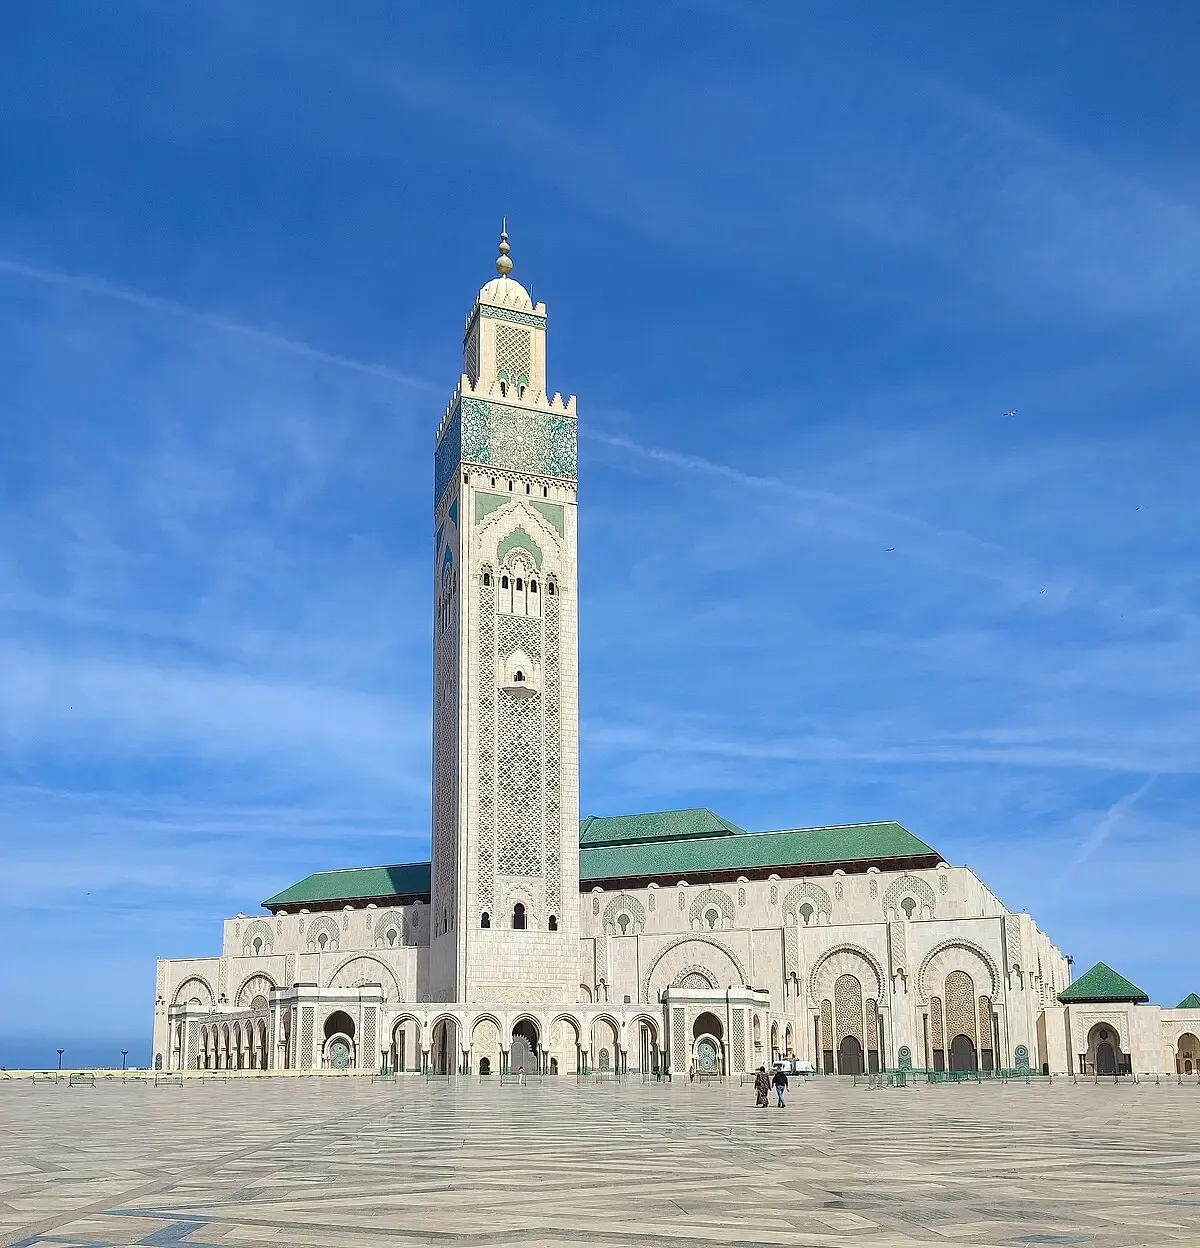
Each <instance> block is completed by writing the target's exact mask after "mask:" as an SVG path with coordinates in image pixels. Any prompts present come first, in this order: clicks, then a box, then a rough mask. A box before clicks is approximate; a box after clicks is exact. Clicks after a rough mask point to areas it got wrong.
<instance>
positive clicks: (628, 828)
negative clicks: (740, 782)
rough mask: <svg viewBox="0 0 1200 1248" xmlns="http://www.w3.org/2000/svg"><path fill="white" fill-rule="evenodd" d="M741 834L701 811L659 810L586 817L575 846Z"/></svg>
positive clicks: (735, 825) (731, 825) (706, 812)
mask: <svg viewBox="0 0 1200 1248" xmlns="http://www.w3.org/2000/svg"><path fill="white" fill-rule="evenodd" d="M742 832H743V829H742V828H739V827H738V826H737V824H736V823H730V822H729V821H728V820H727V819H722V818H721V816H720V815H714V814H713V812H712V811H711V810H707V809H705V808H704V807H699V808H695V809H692V810H659V811H652V812H651V813H650V814H647V815H612V816H609V817H600V816H597V815H589V816H588V818H586V819H585V820H584V821H583V822H582V823H581V824H580V825H579V844H580V845H581V846H587V845H631V844H634V843H635V842H638V841H678V840H683V839H685V838H688V837H693V836H733V835H735V834H737V833H742Z"/></svg>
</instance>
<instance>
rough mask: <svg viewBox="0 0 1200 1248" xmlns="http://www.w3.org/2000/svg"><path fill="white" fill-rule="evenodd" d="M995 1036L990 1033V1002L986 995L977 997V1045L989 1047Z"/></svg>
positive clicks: (984, 1047)
mask: <svg viewBox="0 0 1200 1248" xmlns="http://www.w3.org/2000/svg"><path fill="white" fill-rule="evenodd" d="M994 1039H995V1037H994V1036H993V1034H992V1002H991V999H990V998H988V997H980V998H979V1047H980V1048H981V1049H990V1048H991V1047H992V1042H993V1040H994Z"/></svg>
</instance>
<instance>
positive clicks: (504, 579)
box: [500, 576, 508, 589]
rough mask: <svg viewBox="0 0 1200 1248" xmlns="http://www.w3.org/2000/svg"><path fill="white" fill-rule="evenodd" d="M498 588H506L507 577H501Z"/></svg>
mask: <svg viewBox="0 0 1200 1248" xmlns="http://www.w3.org/2000/svg"><path fill="white" fill-rule="evenodd" d="M500 588H501V589H507V588H508V577H507V576H502V577H501V578H500Z"/></svg>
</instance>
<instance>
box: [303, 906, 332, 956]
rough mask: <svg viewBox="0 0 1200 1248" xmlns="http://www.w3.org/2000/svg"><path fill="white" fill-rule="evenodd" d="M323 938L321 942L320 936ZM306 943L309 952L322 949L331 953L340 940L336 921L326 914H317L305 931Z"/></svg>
mask: <svg viewBox="0 0 1200 1248" xmlns="http://www.w3.org/2000/svg"><path fill="white" fill-rule="evenodd" d="M322 936H324V937H325V940H324V941H323V942H322V940H321V937H322ZM306 938H307V944H308V948H309V951H310V952H317V951H322V952H325V953H332V952H333V951H334V950H336V949H337V947H338V943H339V941H340V940H341V933H340V932H339V931H338V925H337V921H336V920H335V919H333V918H331V917H330V916H329V915H328V914H319V915H317V917H316V918H315V919H313V920H312V922H311V923H310V924H309V925H308V931H307V933H306Z"/></svg>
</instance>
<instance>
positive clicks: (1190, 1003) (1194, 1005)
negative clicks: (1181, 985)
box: [1175, 992, 1200, 1010]
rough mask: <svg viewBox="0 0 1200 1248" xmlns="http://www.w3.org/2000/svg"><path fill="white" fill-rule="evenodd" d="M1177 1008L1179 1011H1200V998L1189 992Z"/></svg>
mask: <svg viewBox="0 0 1200 1248" xmlns="http://www.w3.org/2000/svg"><path fill="white" fill-rule="evenodd" d="M1175 1008H1176V1009H1177V1010H1200V997H1198V996H1197V995H1196V994H1195V993H1194V992H1189V993H1188V995H1187V996H1186V997H1184V999H1183V1000H1182V1001H1180V1003H1179V1004H1178V1005H1177V1006H1176V1007H1175Z"/></svg>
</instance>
